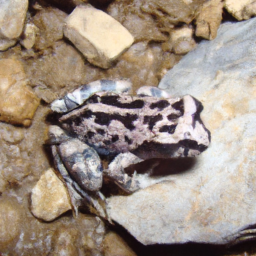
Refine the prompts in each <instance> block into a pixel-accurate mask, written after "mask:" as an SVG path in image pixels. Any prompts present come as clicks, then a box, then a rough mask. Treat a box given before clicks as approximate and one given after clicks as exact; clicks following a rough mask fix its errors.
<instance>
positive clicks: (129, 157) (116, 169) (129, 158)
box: [103, 152, 143, 193]
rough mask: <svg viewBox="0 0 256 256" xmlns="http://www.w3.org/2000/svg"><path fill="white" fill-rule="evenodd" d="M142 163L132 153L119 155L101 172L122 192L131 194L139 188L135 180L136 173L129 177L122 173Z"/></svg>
mask: <svg viewBox="0 0 256 256" xmlns="http://www.w3.org/2000/svg"><path fill="white" fill-rule="evenodd" d="M142 161H143V160H142V159H141V158H139V157H137V156H135V155H134V154H132V153H129V152H128V153H121V154H119V155H117V156H116V157H115V159H114V160H113V161H112V162H111V163H110V164H109V166H108V169H106V170H104V171H103V173H104V176H107V177H108V178H110V179H112V180H113V181H114V182H115V183H116V184H117V185H118V186H119V187H120V188H121V189H123V190H124V191H126V192H128V193H132V192H134V191H136V190H138V189H140V188H141V187H140V183H139V181H138V180H137V179H136V172H135V173H134V174H133V176H132V177H130V176H128V174H127V173H125V172H124V169H125V168H126V167H128V166H130V165H132V164H137V163H140V162H142Z"/></svg>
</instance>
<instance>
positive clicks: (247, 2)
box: [224, 0, 256, 20]
mask: <svg viewBox="0 0 256 256" xmlns="http://www.w3.org/2000/svg"><path fill="white" fill-rule="evenodd" d="M224 7H225V8H226V10H227V11H228V12H229V13H230V14H231V15H232V16H234V17H235V18H236V19H238V20H247V19H249V18H250V17H251V16H254V15H255V14H256V3H255V1H254V0H244V1H239V0H225V1H224Z"/></svg>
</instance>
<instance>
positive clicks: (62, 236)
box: [49, 227, 79, 256]
mask: <svg viewBox="0 0 256 256" xmlns="http://www.w3.org/2000/svg"><path fill="white" fill-rule="evenodd" d="M78 235H79V232H78V230H76V229H74V228H67V227H62V228H60V229H58V230H57V231H56V232H55V234H54V236H53V239H52V250H51V252H50V254H49V256H55V255H65V256H69V255H70V256H78V255H79V254H78V248H77V247H76V246H77V240H78Z"/></svg>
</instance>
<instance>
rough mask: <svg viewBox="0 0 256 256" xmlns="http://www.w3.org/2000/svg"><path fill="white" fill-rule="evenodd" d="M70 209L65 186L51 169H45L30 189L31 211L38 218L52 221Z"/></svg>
mask: <svg viewBox="0 0 256 256" xmlns="http://www.w3.org/2000/svg"><path fill="white" fill-rule="evenodd" d="M70 209H71V204H70V201H69V196H68V193H67V190H66V187H65V186H64V184H63V183H62V181H61V180H60V179H59V178H58V177H57V176H56V174H55V173H54V171H53V169H49V170H47V171H46V172H45V173H44V174H43V175H42V176H41V178H40V180H39V181H38V182H37V184H36V185H35V187H34V188H33V189H32V194H31V211H32V213H33V214H34V215H35V216H36V217H37V218H39V219H42V220H45V221H52V220H54V219H55V218H57V217H58V216H60V215H61V214H62V213H64V212H66V211H68V210H70Z"/></svg>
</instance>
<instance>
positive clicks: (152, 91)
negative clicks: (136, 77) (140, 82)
mask: <svg viewBox="0 0 256 256" xmlns="http://www.w3.org/2000/svg"><path fill="white" fill-rule="evenodd" d="M136 93H137V95H139V96H152V97H157V98H170V97H171V95H170V94H169V93H168V92H166V91H164V90H161V89H159V88H157V87H154V86H142V87H140V88H139V89H138V90H137V92H136Z"/></svg>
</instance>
